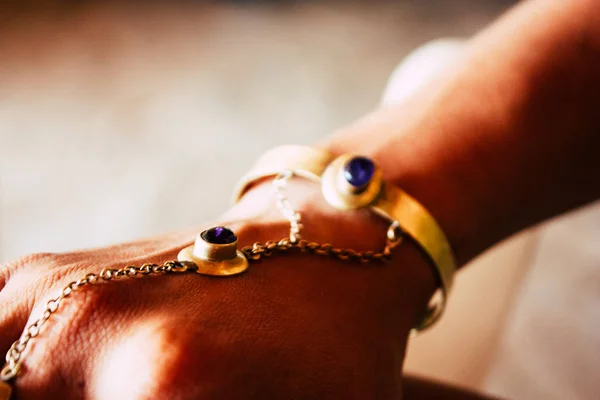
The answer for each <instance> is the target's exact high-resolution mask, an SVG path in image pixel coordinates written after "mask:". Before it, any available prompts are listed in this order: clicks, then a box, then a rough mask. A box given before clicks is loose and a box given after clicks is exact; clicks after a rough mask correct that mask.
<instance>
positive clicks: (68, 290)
mask: <svg viewBox="0 0 600 400" xmlns="http://www.w3.org/2000/svg"><path fill="white" fill-rule="evenodd" d="M293 176H294V173H293V172H292V171H289V170H286V171H284V172H282V173H280V174H279V175H277V176H276V177H275V179H274V181H273V185H274V188H275V196H276V205H277V207H278V208H279V210H280V211H281V213H282V214H283V216H284V217H285V218H286V219H287V220H288V221H289V223H290V233H289V237H288V238H283V239H281V240H279V241H268V242H266V243H264V244H263V243H260V242H256V243H254V244H253V245H252V246H246V247H244V248H242V249H241V251H242V253H243V254H244V255H245V256H246V258H248V260H252V261H258V260H260V259H261V258H262V257H269V256H272V255H274V254H275V253H285V252H288V251H292V250H299V251H301V252H306V253H309V254H315V255H319V256H324V257H331V258H334V259H338V260H341V261H358V262H362V263H368V262H371V261H380V260H383V259H385V258H387V257H389V256H390V255H391V252H392V249H394V248H395V247H396V246H398V245H399V244H400V243H401V242H402V232H401V230H400V228H399V225H398V223H397V222H395V221H394V222H393V223H392V224H390V226H389V228H388V231H387V241H386V244H385V247H384V249H383V250H382V251H380V252H374V251H362V252H361V251H356V250H353V249H340V248H336V247H333V245H331V244H329V243H325V244H320V243H317V242H313V241H308V240H305V239H302V238H301V231H302V216H301V214H300V213H299V212H298V211H296V210H294V208H293V207H292V204H291V202H290V201H289V199H288V198H287V196H286V187H287V183H288V181H289V180H290V179H291V178H292V177H293ZM197 268H198V267H197V266H196V265H195V264H194V263H192V262H181V261H167V262H165V263H164V264H162V265H159V264H143V265H142V266H140V267H137V266H132V265H129V266H126V267H123V268H119V269H115V268H105V269H103V270H102V271H100V273H98V274H95V273H90V274H87V275H85V276H84V277H83V278H81V279H79V280H76V281H72V282H70V283H69V284H68V285H67V286H65V287H64V288H63V289H62V291H61V292H60V294H59V295H58V296H57V297H55V298H53V299H50V300H48V302H47V303H46V307H45V309H44V312H43V314H42V316H41V317H40V318H38V319H37V320H36V321H35V322H33V323H31V324H30V325H29V326H27V327H26V328H25V330H24V331H23V333H22V334H21V337H20V338H19V339H18V340H17V341H15V342H14V343H13V344H12V346H11V347H10V349H9V350H8V352H7V354H6V364H5V366H4V368H2V370H1V371H0V381H9V380H11V379H13V378H14V377H15V376H16V375H17V374H18V372H19V370H20V368H21V365H22V363H23V358H24V357H23V354H24V352H25V350H26V349H27V347H28V344H29V343H30V342H31V340H32V339H34V338H35V337H37V336H38V335H39V334H40V330H41V327H42V326H43V325H44V324H45V323H46V322H47V321H48V320H49V319H50V317H51V316H52V315H53V314H55V313H56V312H57V311H58V309H59V307H60V305H61V304H62V302H63V300H65V299H66V298H67V297H69V296H70V295H71V294H72V293H73V292H75V291H77V290H79V289H81V288H82V287H84V286H91V285H95V284H97V283H99V282H101V281H111V280H116V279H120V278H123V277H128V278H134V277H138V276H147V275H162V274H169V273H186V272H194V271H196V270H197Z"/></svg>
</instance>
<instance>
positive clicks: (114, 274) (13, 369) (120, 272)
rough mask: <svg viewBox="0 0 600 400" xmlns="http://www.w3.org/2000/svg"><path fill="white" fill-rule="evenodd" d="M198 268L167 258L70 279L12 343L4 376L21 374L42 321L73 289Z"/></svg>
mask: <svg viewBox="0 0 600 400" xmlns="http://www.w3.org/2000/svg"><path fill="white" fill-rule="evenodd" d="M195 269H196V266H195V265H194V264H193V263H185V262H179V261H167V262H165V263H164V264H162V265H158V264H144V265H142V266H141V267H136V266H133V265H129V266H126V267H123V268H119V269H114V268H105V269H103V270H102V271H100V273H98V274H93V273H92V274H87V275H86V276H84V277H83V278H81V279H79V280H76V281H73V282H71V283H69V284H68V285H67V286H65V287H64V288H63V290H62V291H61V293H60V295H59V296H57V297H56V298H54V299H51V300H48V302H47V303H46V307H45V309H44V313H43V314H42V316H41V317H40V318H38V319H37V320H36V321H35V322H33V323H32V324H30V325H29V326H28V327H27V328H25V330H24V331H23V334H22V335H21V337H20V338H19V339H18V340H17V341H15V342H14V343H13V344H12V346H11V347H10V349H9V350H8V353H6V365H5V366H4V368H2V371H0V380H2V381H8V380H10V379H12V378H14V377H15V376H16V375H17V373H18V372H19V369H20V367H21V364H22V362H23V358H22V356H23V352H24V351H25V349H27V345H28V344H29V343H30V341H31V340H32V339H33V338H35V337H36V336H38V335H39V333H40V328H41V327H42V325H44V324H45V323H46V321H48V319H50V317H51V316H52V315H53V314H54V313H56V312H57V311H58V309H59V307H60V305H61V303H62V302H63V300H64V299H66V298H67V297H69V296H70V295H71V294H72V293H73V292H75V291H77V290H79V289H81V288H82V287H84V286H90V285H94V284H96V283H98V282H100V281H111V280H115V279H119V278H123V277H129V278H133V277H136V276H145V275H152V274H165V273H184V272H192V271H195Z"/></svg>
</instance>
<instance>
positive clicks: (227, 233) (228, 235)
mask: <svg viewBox="0 0 600 400" xmlns="http://www.w3.org/2000/svg"><path fill="white" fill-rule="evenodd" d="M201 236H202V239H204V240H205V241H207V242H208V243H212V244H229V243H233V242H235V241H236V240H237V236H235V233H233V231H232V230H231V229H227V228H225V227H224V226H215V227H214V228H210V229H207V230H205V231H204V232H202V234H201Z"/></svg>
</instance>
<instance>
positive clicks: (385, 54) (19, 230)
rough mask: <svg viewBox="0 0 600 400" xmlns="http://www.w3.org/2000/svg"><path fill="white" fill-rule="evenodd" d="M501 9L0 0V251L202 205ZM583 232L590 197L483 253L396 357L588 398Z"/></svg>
mask: <svg viewBox="0 0 600 400" xmlns="http://www.w3.org/2000/svg"><path fill="white" fill-rule="evenodd" d="M512 3H513V2H512V1H508V0H505V1H500V0H428V1H416V0H413V1H408V0H405V1H304V2H300V1H249V0H248V1H229V2H225V1H223V2H200V1H196V2H192V1H187V2H183V1H176V2H167V1H162V2H161V1H154V2H135V1H127V2H113V3H111V2H99V1H97V2H94V1H50V0H48V1H13V2H10V1H6V0H4V1H2V2H0V261H8V260H10V259H13V258H16V257H18V256H20V255H23V254H26V253H31V252H41V251H66V250H70V249H74V248H83V247H93V246H102V245H106V244H109V243H114V242H120V241H126V240H131V239H135V238H139V237H143V236H151V235H154V234H158V233H162V232H165V231H172V230H177V229H182V228H185V227H189V226H191V225H194V224H199V223H201V222H203V221H207V220H210V219H212V218H215V217H217V216H218V215H219V214H220V213H221V212H222V211H224V210H225V209H226V207H227V206H228V201H229V196H230V193H231V189H232V187H233V185H234V183H235V182H236V180H237V179H238V178H239V177H240V176H241V175H242V174H243V173H244V172H245V171H246V170H247V169H248V168H249V167H250V166H251V164H252V162H253V161H254V160H255V159H256V158H257V156H258V155H260V154H261V153H262V152H263V151H265V150H267V149H268V148H270V147H273V146H275V145H278V144H284V143H305V144H310V143H313V142H315V141H316V140H318V139H319V138H321V137H323V136H324V135H327V134H328V133H330V132H332V131H333V130H335V129H337V128H339V127H342V126H344V125H345V124H348V123H350V122H352V121H353V120H355V119H357V118H359V117H360V116H362V115H363V114H365V113H367V112H368V111H369V110H372V109H373V108H375V107H377V105H378V103H379V101H380V98H381V95H382V93H383V90H384V88H385V86H386V81H387V79H388V77H389V76H390V74H391V73H392V71H393V70H394V68H395V67H396V66H397V65H398V64H399V63H400V62H401V61H402V59H403V58H404V57H405V56H406V55H407V54H409V53H410V51H411V50H413V49H415V48H416V47H418V46H419V45H421V44H423V43H425V42H428V41H430V40H432V39H436V38H439V37H464V38H467V37H469V36H471V35H472V34H474V33H475V32H477V31H478V30H479V29H481V28H482V27H483V26H485V25H486V24H488V23H489V22H490V21H492V20H493V19H495V18H496V17H497V16H499V15H500V14H501V13H502V12H503V11H504V10H506V9H507V8H508V7H509V6H510V5H511V4H512ZM432 62H435V61H432ZM590 209H591V210H590ZM590 215H591V216H592V217H590ZM574 231H576V232H577V235H578V237H579V238H581V236H582V232H583V237H589V238H591V239H589V241H588V242H586V241H583V244H581V243H582V241H581V240H579V241H575V240H574V239H573V234H572V233H573V232H574ZM586 235H587V236H586ZM598 237H600V213H599V212H598V207H597V206H596V207H594V206H592V207H588V210H584V211H579V212H577V213H575V214H573V215H571V216H569V217H567V218H561V219H559V220H558V221H556V222H553V223H551V224H549V225H547V226H544V227H540V228H536V229H534V230H531V231H528V232H525V233H523V234H521V235H519V236H517V237H516V238H513V239H511V240H509V241H507V242H506V243H503V244H501V245H500V246H498V247H497V248H496V249H494V250H492V251H490V252H488V253H486V254H485V255H484V256H482V257H480V259H478V260H476V261H475V262H474V264H476V265H473V266H472V267H470V268H468V269H467V270H466V271H465V272H464V273H462V274H461V276H460V277H459V283H458V287H457V289H456V290H455V295H454V297H453V298H452V299H451V304H450V306H449V311H448V315H447V316H446V317H445V318H444V320H443V321H442V323H441V324H440V326H438V327H436V328H435V329H433V330H432V331H431V332H428V333H426V334H424V335H423V336H421V337H418V338H416V339H414V340H413V343H411V345H410V352H409V357H408V361H407V370H408V371H412V372H414V373H418V374H425V375H428V376H432V377H436V378H439V379H442V380H445V381H450V382H453V383H456V384H460V385H463V386H467V387H471V388H474V389H479V390H484V391H487V392H489V393H494V394H497V395H501V396H508V397H513V398H525V399H595V398H599V397H600V384H599V383H598V382H596V379H595V378H596V374H597V370H598V368H599V367H600V363H599V361H598V360H597V358H598V357H597V355H598V354H600V339H598V338H596V337H595V336H598V335H594V330H593V329H591V328H590V321H592V323H593V322H594V321H595V324H596V328H600V327H599V326H598V325H599V324H600V315H599V312H598V310H597V309H598V307H591V306H590V305H593V304H597V298H598V293H600V288H599V287H598V285H595V286H593V285H592V286H593V287H590V288H589V289H590V290H588V291H587V292H585V291H583V292H582V291H580V290H575V288H578V287H580V286H581V285H582V284H583V285H585V284H586V283H587V285H588V286H589V285H590V283H589V282H590V280H589V278H590V276H591V273H592V271H593V269H595V270H596V276H597V270H598V267H599V266H600V265H598V264H599V263H598V260H599V259H600V254H598V250H597V249H596V247H597V246H595V245H594V244H593V243H596V242H597V239H598ZM565 265H569V268H568V269H567V268H564V266H565ZM542 267H543V269H541V268H542ZM567 270H568V272H567ZM596 281H597V279H596V280H595V281H594V280H592V282H596ZM582 293H583V294H582ZM590 293H591V294H590ZM593 296H595V297H593ZM548 299H555V300H554V302H553V303H552V304H553V306H552V307H549V306H548ZM594 299H595V300H594ZM573 310H577V312H575V313H574V312H572V311H573ZM592 325H593V324H592ZM598 331H600V329H596V330H595V332H598ZM590 354H596V357H590Z"/></svg>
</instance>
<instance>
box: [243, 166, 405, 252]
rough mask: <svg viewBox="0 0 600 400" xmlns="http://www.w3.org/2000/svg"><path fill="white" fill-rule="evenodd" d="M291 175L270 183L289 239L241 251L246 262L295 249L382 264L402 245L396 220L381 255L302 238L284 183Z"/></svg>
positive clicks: (290, 172)
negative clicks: (286, 224)
mask: <svg viewBox="0 0 600 400" xmlns="http://www.w3.org/2000/svg"><path fill="white" fill-rule="evenodd" d="M293 176H294V172H293V171H291V170H285V171H283V172H281V173H279V174H278V175H277V176H276V177H275V179H274V180H273V186H274V188H275V197H276V204H277V207H278V208H279V209H280V210H281V213H282V214H283V216H284V217H285V218H286V219H287V220H288V221H289V222H290V236H289V238H284V239H281V240H280V241H274V240H270V241H268V242H266V243H264V244H263V243H261V242H256V243H254V244H253V245H252V246H246V247H244V248H242V252H243V253H244V255H245V256H246V257H247V258H248V259H249V260H260V259H261V257H269V256H271V255H273V254H274V253H285V252H287V251H290V250H293V249H298V250H300V251H302V252H307V253H311V254H316V255H319V256H325V257H332V258H336V259H338V260H341V261H360V262H363V263H368V262H371V261H381V260H383V259H385V258H387V257H389V256H390V255H391V253H392V250H393V249H394V247H396V246H398V245H399V244H400V243H401V242H402V231H401V230H400V225H399V224H398V222H397V221H393V222H392V223H391V224H390V226H389V227H388V231H387V241H386V244H385V247H384V248H383V250H382V251H381V252H374V251H357V250H353V249H340V248H337V247H333V246H332V245H331V244H329V243H325V244H320V243H317V242H311V241H308V240H304V239H301V229H302V223H301V221H302V215H301V214H300V213H299V212H298V211H296V210H294V207H293V206H292V203H291V202H290V201H289V199H288V198H287V196H286V194H287V190H286V187H287V184H288V182H289V181H290V179H292V178H293Z"/></svg>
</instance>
